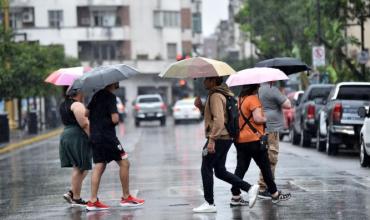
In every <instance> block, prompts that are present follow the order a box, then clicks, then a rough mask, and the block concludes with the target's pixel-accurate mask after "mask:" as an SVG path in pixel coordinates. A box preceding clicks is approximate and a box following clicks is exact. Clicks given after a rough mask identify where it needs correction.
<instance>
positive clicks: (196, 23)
mask: <svg viewBox="0 0 370 220" xmlns="http://www.w3.org/2000/svg"><path fill="white" fill-rule="evenodd" d="M193 32H194V33H197V34H200V33H202V15H201V13H193Z"/></svg>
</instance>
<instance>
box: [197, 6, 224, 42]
mask: <svg viewBox="0 0 370 220" xmlns="http://www.w3.org/2000/svg"><path fill="white" fill-rule="evenodd" d="M228 3H229V1H228V0H203V12H202V16H203V18H202V20H203V21H202V22H203V36H209V35H211V34H212V33H214V31H215V28H216V27H217V25H218V24H219V22H220V20H225V19H227V16H228V12H227V7H228Z"/></svg>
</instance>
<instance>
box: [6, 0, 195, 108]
mask: <svg viewBox="0 0 370 220" xmlns="http://www.w3.org/2000/svg"><path fill="white" fill-rule="evenodd" d="M201 3H202V1H201V0H47V1H46V0H11V1H10V26H11V27H12V29H13V31H14V32H15V33H17V35H16V36H17V40H28V41H38V42H39V43H40V44H42V45H49V44H60V45H63V46H64V49H65V53H66V54H67V55H69V56H72V57H76V58H78V59H80V60H81V61H82V63H83V65H88V66H92V67H94V66H97V65H106V64H115V63H125V64H128V65H131V66H133V67H135V68H137V69H138V70H140V71H141V75H139V76H137V77H134V78H133V79H130V80H127V81H122V82H121V86H122V87H123V89H122V91H121V96H124V98H126V99H127V101H128V102H129V103H130V102H131V101H132V100H133V99H134V98H135V97H136V96H137V95H138V94H143V93H148V92H159V93H161V94H162V95H163V96H164V98H165V99H166V100H167V102H170V101H171V99H172V97H171V95H172V92H171V87H172V85H173V84H174V81H173V80H170V79H167V80H166V79H161V78H158V77H157V75H158V74H159V73H160V72H161V71H162V70H163V69H164V68H165V67H166V66H168V65H169V64H170V63H171V62H174V61H175V60H176V57H177V55H179V54H193V53H196V52H197V48H198V47H200V46H201V44H202V37H201V32H202V31H201V30H202V28H201ZM22 36H23V39H22Z"/></svg>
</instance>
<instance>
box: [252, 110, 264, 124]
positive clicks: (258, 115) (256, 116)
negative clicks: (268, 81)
mask: <svg viewBox="0 0 370 220" xmlns="http://www.w3.org/2000/svg"><path fill="white" fill-rule="evenodd" d="M252 114H253V120H254V122H255V123H256V124H264V123H265V122H266V117H265V116H264V115H263V114H262V108H261V107H259V108H255V109H254V110H253V111H252Z"/></svg>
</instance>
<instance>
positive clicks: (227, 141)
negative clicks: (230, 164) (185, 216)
mask: <svg viewBox="0 0 370 220" xmlns="http://www.w3.org/2000/svg"><path fill="white" fill-rule="evenodd" d="M222 82H223V79H222V77H207V78H205V79H204V82H203V84H204V87H205V89H207V90H208V91H209V93H208V97H207V101H206V103H205V104H204V105H203V104H202V103H201V101H200V99H199V98H197V99H196V100H195V102H194V105H195V106H196V107H198V108H199V109H200V110H201V111H202V112H203V113H204V124H205V134H206V138H207V141H206V143H205V145H204V147H203V154H202V155H203V157H202V167H201V174H202V181H203V189H204V198H205V200H206V202H205V203H203V204H202V205H201V206H199V207H197V208H194V209H193V212H217V209H216V206H215V204H214V198H213V171H214V172H215V176H216V177H217V178H219V179H221V180H223V181H225V182H228V183H230V184H232V185H234V186H237V187H238V188H240V189H242V190H244V191H246V192H248V195H249V207H250V208H252V207H253V205H254V204H255V202H256V199H257V194H258V189H259V186H258V185H257V184H256V185H253V186H251V185H250V184H249V183H247V182H245V181H243V180H242V179H241V178H240V177H238V176H236V175H234V174H232V173H230V172H228V171H227V170H226V168H225V162H226V157H227V153H228V151H229V149H230V147H231V144H232V143H233V139H232V137H231V136H230V134H229V132H228V130H227V128H226V127H227V126H226V125H225V124H227V122H228V119H229V118H228V114H227V113H228V111H227V109H226V105H227V97H230V96H231V97H233V96H234V94H233V93H232V92H231V91H230V89H229V88H228V87H227V86H226V85H225V84H222ZM234 203H235V204H238V205H246V204H247V202H246V201H244V200H243V198H242V197H239V198H238V199H235V200H234Z"/></svg>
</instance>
